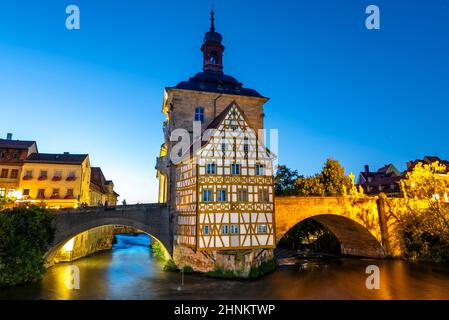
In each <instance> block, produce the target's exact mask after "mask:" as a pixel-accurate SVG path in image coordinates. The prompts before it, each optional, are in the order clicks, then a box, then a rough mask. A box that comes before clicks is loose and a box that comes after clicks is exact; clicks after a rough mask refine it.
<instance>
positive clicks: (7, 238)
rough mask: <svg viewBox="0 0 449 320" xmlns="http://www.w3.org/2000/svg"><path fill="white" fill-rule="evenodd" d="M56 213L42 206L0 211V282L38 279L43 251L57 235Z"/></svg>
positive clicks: (7, 283) (16, 282) (8, 284)
mask: <svg viewBox="0 0 449 320" xmlns="http://www.w3.org/2000/svg"><path fill="white" fill-rule="evenodd" d="M52 221H53V216H52V215H50V214H49V213H48V211H46V210H45V209H43V208H38V207H32V208H26V207H17V208H13V209H6V210H4V211H2V212H1V213H0V286H13V285H17V284H21V283H27V282H33V281H36V280H39V279H40V278H41V277H42V275H43V273H44V272H45V267H44V259H43V257H44V254H45V252H46V250H47V248H48V246H49V245H50V244H51V243H52V241H53V237H54V231H55V230H54V228H53V225H52Z"/></svg>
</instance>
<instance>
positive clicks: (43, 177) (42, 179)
mask: <svg viewBox="0 0 449 320" xmlns="http://www.w3.org/2000/svg"><path fill="white" fill-rule="evenodd" d="M47 179H48V177H47V176H40V177H39V178H38V180H39V181H44V180H47Z"/></svg>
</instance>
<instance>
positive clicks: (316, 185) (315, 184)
mask: <svg viewBox="0 0 449 320" xmlns="http://www.w3.org/2000/svg"><path fill="white" fill-rule="evenodd" d="M295 184H296V186H297V189H298V194H299V195H300V196H305V197H309V196H323V195H324V186H323V184H322V183H321V180H320V179H319V176H318V175H315V176H312V177H307V178H304V177H300V178H298V179H297V180H296V182H295Z"/></svg>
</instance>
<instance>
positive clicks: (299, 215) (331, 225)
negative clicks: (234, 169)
mask: <svg viewBox="0 0 449 320" xmlns="http://www.w3.org/2000/svg"><path fill="white" fill-rule="evenodd" d="M384 207H385V200H384V199H382V198H377V197H371V198H360V199H355V198H351V197H297V196H285V197H276V198H275V229H276V241H277V242H279V240H280V239H281V238H282V237H283V236H284V235H285V234H286V233H287V232H288V231H289V230H290V229H291V228H293V227H294V226H295V225H297V224H298V223H300V222H301V221H304V220H305V219H314V220H316V221H318V222H319V223H321V224H322V225H324V226H325V227H327V228H328V229H329V230H330V231H331V232H332V233H333V234H334V235H335V236H336V237H337V239H338V240H339V241H340V243H341V251H342V253H343V254H348V255H355V256H364V257H372V258H383V257H385V256H386V255H388V254H390V244H389V236H388V230H387V229H388V228H387V218H386V217H385V208H384ZM54 215H55V228H56V234H55V240H54V243H53V245H52V246H51V248H50V250H49V252H48V253H47V255H46V257H51V255H52V254H54V253H55V252H57V250H59V248H61V247H62V246H63V245H64V243H65V242H67V241H68V240H70V239H71V238H73V237H75V236H76V235H78V234H80V233H82V232H84V231H87V230H90V229H93V228H96V227H100V226H105V225H123V226H130V227H134V228H136V229H139V230H141V231H143V232H145V233H147V234H149V235H151V236H152V237H154V238H156V239H157V240H159V241H160V242H161V243H162V244H163V245H164V246H165V248H166V249H167V250H168V251H169V253H170V254H171V253H172V251H173V233H172V230H171V222H170V215H169V209H168V208H167V206H166V205H163V204H142V205H127V206H117V207H98V208H96V207H93V208H79V209H73V210H60V211H54Z"/></svg>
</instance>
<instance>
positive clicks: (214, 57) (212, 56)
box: [209, 51, 218, 64]
mask: <svg viewBox="0 0 449 320" xmlns="http://www.w3.org/2000/svg"><path fill="white" fill-rule="evenodd" d="M209 63H211V64H218V52H217V51H212V52H211V53H210V57H209Z"/></svg>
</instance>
